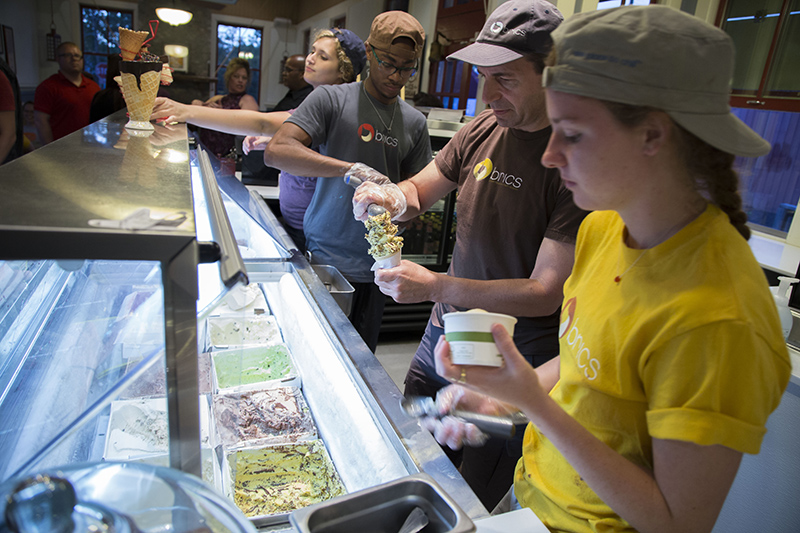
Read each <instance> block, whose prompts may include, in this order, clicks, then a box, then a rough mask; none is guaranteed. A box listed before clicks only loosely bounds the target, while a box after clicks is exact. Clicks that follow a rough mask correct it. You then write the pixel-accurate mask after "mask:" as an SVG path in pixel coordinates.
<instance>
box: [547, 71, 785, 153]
mask: <svg viewBox="0 0 800 533" xmlns="http://www.w3.org/2000/svg"><path fill="white" fill-rule="evenodd" d="M542 86H543V87H545V88H546V89H552V90H555V91H559V92H564V93H570V94H576V95H578V96H586V97H588V98H596V99H599V100H608V101H610V102H620V103H623V104H630V105H636V106H648V107H653V108H655V109H660V110H662V111H665V112H666V113H667V114H669V116H670V117H672V119H673V120H674V121H675V122H676V123H678V124H680V125H681V126H682V127H683V128H684V129H686V130H688V131H689V132H691V133H692V134H694V135H695V136H697V137H699V138H700V139H701V140H703V141H705V142H706V143H708V144H710V145H711V146H713V147H714V148H717V149H719V150H722V151H724V152H727V153H729V154H734V155H740V156H745V157H759V156H762V155H766V154H767V153H769V151H770V148H771V146H770V144H769V143H768V142H767V141H765V140H764V139H762V138H761V137H760V136H759V135H758V134H757V133H756V132H754V131H753V130H752V129H750V127H749V126H747V125H746V124H745V123H744V122H742V121H741V120H739V118H737V117H736V115H734V114H732V113H731V112H730V107H729V105H728V99H727V94H716V93H713V92H712V93H709V92H705V91H704V90H702V88H700V89H699V90H692V91H688V90H679V89H670V88H665V87H655V86H650V85H646V84H644V83H641V82H639V83H637V82H629V81H626V80H619V79H615V78H611V77H607V76H601V75H597V74H595V73H589V72H584V71H581V70H578V69H576V68H574V67H573V66H570V65H557V66H554V67H546V68H545V69H544V73H543V75H542ZM678 109H684V111H678ZM686 109H692V111H685V110H686Z"/></svg>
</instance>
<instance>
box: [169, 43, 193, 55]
mask: <svg viewBox="0 0 800 533" xmlns="http://www.w3.org/2000/svg"><path fill="white" fill-rule="evenodd" d="M164 53H165V54H167V55H168V56H170V57H186V56H188V55H189V49H188V48H187V47H185V46H183V45H180V44H165V45H164Z"/></svg>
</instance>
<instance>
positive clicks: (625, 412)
mask: <svg viewBox="0 0 800 533" xmlns="http://www.w3.org/2000/svg"><path fill="white" fill-rule="evenodd" d="M552 37H553V42H554V47H553V57H551V61H550V62H549V66H548V67H547V68H546V69H545V71H544V74H543V83H544V86H545V87H546V98H547V113H548V116H549V118H550V122H551V124H552V127H553V133H552V136H551V137H550V141H549V144H548V147H547V150H546V151H545V154H544V155H543V157H542V162H543V163H544V164H545V165H546V166H549V167H552V168H558V169H559V171H560V173H561V178H562V179H563V180H564V183H565V184H566V186H567V188H569V189H570V190H571V191H572V193H573V196H574V199H575V203H576V204H577V205H578V206H579V207H581V208H583V209H586V210H594V212H592V213H591V214H589V215H588V216H587V217H586V219H585V220H584V222H583V224H582V225H581V228H580V231H579V233H578V241H577V247H576V252H575V264H574V268H573V271H572V275H571V276H570V278H569V279H568V280H567V282H566V284H565V285H564V303H563V306H562V326H561V329H560V332H559V335H560V356H559V357H558V358H556V359H554V360H552V361H550V362H548V363H545V364H544V365H542V366H540V367H538V368H536V369H535V370H534V369H533V368H531V367H530V365H528V364H527V363H526V362H525V360H524V359H523V358H522V357H521V355H520V354H519V351H518V350H517V349H516V347H515V346H514V344H513V341H512V340H511V337H510V336H509V335H508V334H507V333H506V331H505V329H504V328H503V327H502V326H500V325H499V324H495V325H494V326H493V327H492V334H493V336H494V339H495V342H496V343H497V345H498V347H499V349H500V352H501V353H502V354H503V357H504V364H503V366H502V367H500V368H488V367H479V366H459V365H453V364H452V362H451V357H450V349H449V345H448V343H447V341H445V340H444V339H440V341H439V344H438V346H437V349H436V362H437V371H438V372H439V373H440V374H441V375H442V376H445V377H447V378H449V379H451V380H453V381H458V382H460V383H461V384H462V385H464V384H466V387H468V388H469V389H470V390H467V391H466V392H465V393H464V394H463V396H461V397H460V399H457V398H458V397H459V396H460V394H461V392H463V391H464V390H465V387H463V386H460V385H453V386H450V387H447V388H445V389H443V391H442V393H441V395H442V396H443V398H442V399H439V398H437V402H438V403H439V405H440V408H441V410H442V412H447V411H448V410H449V409H450V408H451V407H453V406H454V405H456V403H458V405H459V406H460V407H472V408H473V409H478V410H480V411H483V412H497V410H498V409H500V408H501V407H502V408H504V409H519V410H521V411H523V412H524V413H525V415H527V416H528V418H529V420H530V421H531V423H530V424H529V425H528V428H527V430H526V433H525V439H524V444H523V456H522V458H521V459H520V461H519V463H518V465H517V470H516V473H515V476H514V480H513V482H514V484H513V492H511V493H510V497H511V498H512V506H524V507H529V508H531V509H532V510H533V511H534V512H535V513H536V514H537V516H539V518H541V520H542V521H543V522H544V523H545V525H547V527H548V528H550V529H551V530H553V531H574V532H597V531H615V532H620V531H642V532H652V531H659V532H660V531H664V532H674V531H681V532H708V531H711V529H712V528H713V526H714V523H715V521H716V519H717V516H718V514H719V512H720V510H721V508H722V505H723V503H724V501H725V498H726V496H727V494H728V491H729V489H730V487H731V484H732V483H733V480H734V478H735V476H736V472H737V469H738V467H739V463H740V461H741V459H742V454H743V453H758V451H759V447H760V445H761V441H762V438H763V436H764V434H765V432H766V430H765V424H766V421H767V417H768V416H769V414H770V413H771V412H772V411H773V410H774V409H775V408H776V407H777V406H778V403H779V402H780V399H781V395H782V393H783V391H784V389H785V388H786V386H787V383H788V380H789V377H790V374H791V365H790V362H789V357H788V353H787V349H786V345H785V343H784V339H783V335H782V332H781V327H780V322H779V319H778V315H777V311H776V308H775V304H774V302H773V299H772V296H771V294H770V292H769V290H768V287H767V282H766V278H765V277H764V274H763V272H762V271H761V268H760V267H759V265H758V263H757V262H756V260H755V258H754V257H753V254H752V252H751V250H750V247H749V246H748V244H747V238H748V237H749V235H750V231H749V229H748V227H747V226H746V224H745V223H746V218H747V217H746V215H745V214H744V213H743V212H742V210H741V205H742V203H741V197H740V196H739V193H738V190H737V187H738V179H737V176H736V174H735V172H734V171H733V170H732V164H733V160H734V155H742V156H750V157H755V156H760V155H764V154H766V153H767V152H768V151H769V144H768V143H767V142H766V141H764V140H763V139H761V138H760V137H759V136H758V135H757V134H755V133H754V132H753V131H752V130H750V129H749V128H748V127H747V126H746V125H745V124H744V123H742V122H741V121H739V120H738V119H737V118H736V117H734V116H733V115H732V114H731V113H730V108H729V106H728V96H729V86H728V83H729V80H730V79H731V74H732V68H733V52H734V50H733V43H732V41H731V39H730V37H728V36H727V35H726V34H725V33H724V32H723V31H722V30H720V29H718V28H715V27H713V26H710V25H708V24H706V23H705V22H703V21H701V20H699V19H697V18H695V17H693V16H690V15H687V14H685V13H682V12H680V11H678V10H675V9H672V8H669V7H666V6H658V5H651V6H643V7H622V8H617V9H611V10H607V11H599V12H593V13H586V14H580V15H573V16H572V17H571V18H569V19H567V20H566V21H565V22H564V23H563V24H562V25H561V26H559V28H558V29H556V30H555V31H554V32H553V34H552ZM665 51H668V52H665ZM448 389H450V390H449V392H446V391H448ZM475 391H479V392H481V393H484V394H483V395H482V394H479V393H478V392H475ZM493 398H494V399H493ZM465 404H466V405H465ZM447 418H450V419H449V420H448V419H447ZM429 427H430V428H432V429H433V431H434V432H435V435H436V437H437V440H439V442H448V443H450V444H451V445H454V446H458V445H460V444H461V442H462V440H463V439H464V438H465V436H467V435H469V438H468V439H467V440H471V439H472V438H474V435H472V433H471V432H474V430H475V428H474V426H473V427H467V426H465V425H464V424H463V423H462V424H459V423H457V422H456V423H453V422H452V418H451V417H446V420H445V422H444V423H439V422H436V421H431V422H430V423H429ZM514 500H516V502H518V503H516V502H515V501H514Z"/></svg>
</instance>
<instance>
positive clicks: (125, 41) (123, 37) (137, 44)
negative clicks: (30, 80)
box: [119, 26, 150, 61]
mask: <svg viewBox="0 0 800 533" xmlns="http://www.w3.org/2000/svg"><path fill="white" fill-rule="evenodd" d="M149 35H150V33H149V32H146V31H133V30H129V29H128V28H123V27H122V26H120V27H119V49H120V52H121V54H120V55H121V56H122V60H123V61H133V58H135V57H136V56H137V55H138V54H139V49H140V48H141V47H142V43H143V42H144V41H145V39H147V37H148V36H149Z"/></svg>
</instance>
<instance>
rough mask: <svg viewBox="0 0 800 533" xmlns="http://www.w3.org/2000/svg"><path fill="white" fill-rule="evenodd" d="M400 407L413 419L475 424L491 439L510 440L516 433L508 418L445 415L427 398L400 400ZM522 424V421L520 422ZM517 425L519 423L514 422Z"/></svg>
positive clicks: (459, 413)
mask: <svg viewBox="0 0 800 533" xmlns="http://www.w3.org/2000/svg"><path fill="white" fill-rule="evenodd" d="M400 407H401V408H402V409H403V411H405V413H406V414H407V415H408V416H410V417H413V418H421V417H423V416H432V417H434V418H442V417H443V416H455V417H457V418H461V419H462V420H464V421H465V422H469V423H470V424H475V426H477V427H478V429H480V430H481V431H483V432H484V433H486V434H488V435H491V436H493V437H500V438H501V439H510V438H511V437H513V436H514V434H515V433H516V431H517V428H516V427H515V425H514V424H515V421H514V420H513V419H512V418H510V417H503V416H492V415H484V414H480V413H473V412H471V411H461V410H454V411H451V412H449V413H446V414H444V415H443V414H441V413H439V411H438V409H437V408H436V402H435V401H434V400H433V398H431V397H428V396H411V397H409V398H403V399H402V400H400ZM520 422H524V421H520ZM516 423H519V422H516Z"/></svg>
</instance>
